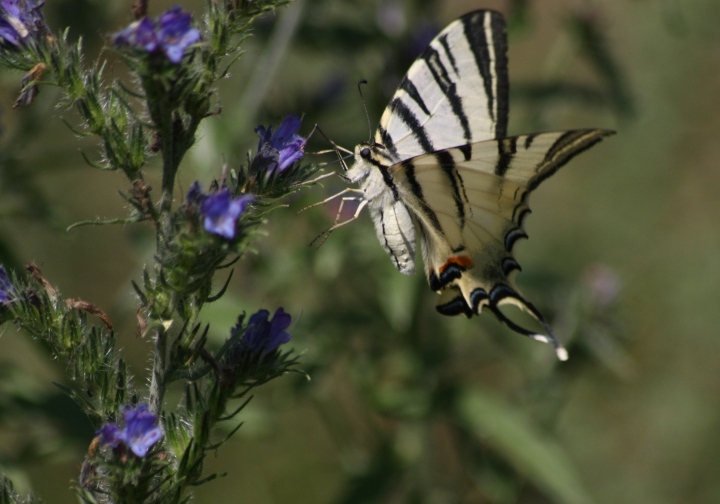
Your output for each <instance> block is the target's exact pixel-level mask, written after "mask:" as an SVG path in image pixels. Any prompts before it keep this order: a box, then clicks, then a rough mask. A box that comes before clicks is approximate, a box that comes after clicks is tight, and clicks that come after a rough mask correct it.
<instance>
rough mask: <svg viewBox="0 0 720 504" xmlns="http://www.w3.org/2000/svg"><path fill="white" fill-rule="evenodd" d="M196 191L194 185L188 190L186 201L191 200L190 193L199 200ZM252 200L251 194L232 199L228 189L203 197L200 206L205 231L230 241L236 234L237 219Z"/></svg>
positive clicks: (253, 198) (253, 197)
mask: <svg viewBox="0 0 720 504" xmlns="http://www.w3.org/2000/svg"><path fill="white" fill-rule="evenodd" d="M197 190H198V188H196V187H195V186H194V185H193V187H191V188H190V192H189V193H188V201H189V200H190V198H191V193H192V197H194V198H199V196H197ZM254 200H255V196H253V195H252V194H245V195H243V196H239V197H237V198H233V197H232V195H231V194H230V190H229V189H228V188H225V189H221V190H220V191H217V192H215V193H212V194H210V195H208V196H205V197H204V198H203V200H202V204H201V205H200V213H201V214H202V216H203V227H204V228H205V231H207V232H208V233H213V234H216V235H220V236H222V237H223V238H227V239H228V240H232V239H233V238H235V234H236V233H237V221H238V219H239V218H240V216H241V215H242V214H243V213H244V212H245V210H246V209H247V207H248V205H250V203H252V202H253V201H254Z"/></svg>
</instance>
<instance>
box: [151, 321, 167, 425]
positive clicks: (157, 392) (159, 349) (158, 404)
mask: <svg viewBox="0 0 720 504" xmlns="http://www.w3.org/2000/svg"><path fill="white" fill-rule="evenodd" d="M167 338H168V334H167V331H166V330H165V328H160V329H158V331H157V335H156V337H155V356H154V358H153V368H152V376H151V377H150V411H152V412H153V413H154V414H155V415H160V412H161V411H162V405H163V399H164V397H165V366H166V361H167Z"/></svg>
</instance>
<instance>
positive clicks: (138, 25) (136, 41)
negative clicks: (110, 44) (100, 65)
mask: <svg viewBox="0 0 720 504" xmlns="http://www.w3.org/2000/svg"><path fill="white" fill-rule="evenodd" d="M191 23H192V17H191V16H190V13H189V12H182V9H181V8H180V7H173V8H172V9H170V10H169V11H167V12H166V13H165V14H163V15H162V16H160V17H159V18H158V20H157V21H153V20H151V19H150V18H146V17H145V18H142V19H141V20H140V21H135V22H134V23H132V24H131V25H130V26H128V27H127V28H125V29H124V30H123V31H121V32H119V33H116V34H115V35H113V41H114V43H115V45H116V46H118V47H123V46H131V47H135V48H137V49H141V50H143V51H145V52H146V53H149V54H155V53H159V52H162V53H164V54H165V56H166V57H167V58H168V59H169V60H170V61H172V62H173V63H176V64H177V63H180V61H182V59H183V56H184V55H185V49H187V48H188V47H189V46H191V45H192V44H194V43H195V42H197V41H199V40H200V31H199V30H198V29H197V28H193V27H192V24H191Z"/></svg>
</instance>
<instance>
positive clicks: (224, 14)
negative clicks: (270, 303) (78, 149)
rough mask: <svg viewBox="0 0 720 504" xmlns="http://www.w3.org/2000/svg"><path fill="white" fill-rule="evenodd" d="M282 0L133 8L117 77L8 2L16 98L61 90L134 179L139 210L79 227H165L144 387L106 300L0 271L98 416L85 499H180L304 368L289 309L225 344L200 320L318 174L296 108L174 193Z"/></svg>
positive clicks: (232, 333)
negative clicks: (153, 183)
mask: <svg viewBox="0 0 720 504" xmlns="http://www.w3.org/2000/svg"><path fill="white" fill-rule="evenodd" d="M283 3H285V1H284V0H255V1H253V2H208V4H207V9H208V11H207V13H206V15H205V16H204V17H203V18H202V19H204V20H205V24H204V25H201V24H200V23H198V22H197V21H194V20H193V18H192V16H191V14H190V13H189V12H186V11H184V10H183V9H182V8H181V7H173V8H171V9H169V10H168V11H166V12H164V13H162V14H160V15H159V16H157V17H154V18H153V17H147V16H145V15H144V14H145V13H144V12H140V11H138V12H139V15H138V19H137V21H135V22H133V23H132V24H130V25H129V26H127V27H125V28H124V29H121V30H119V31H116V32H115V33H114V34H112V35H110V36H109V37H108V40H109V41H110V45H111V46H112V47H113V48H114V49H116V50H117V52H118V53H119V54H120V55H121V56H122V58H123V60H124V62H126V63H127V65H128V67H129V71H130V73H131V74H132V75H131V78H130V79H127V80H126V81H124V82H120V81H119V80H115V78H114V76H113V75H109V74H106V73H105V72H104V68H105V62H104V61H103V59H102V56H101V58H100V59H99V61H98V62H97V63H95V64H90V65H89V66H88V65H86V64H85V63H84V61H86V58H84V55H83V52H82V46H81V45H80V43H72V42H70V41H69V40H68V39H67V38H66V34H67V31H57V32H54V31H53V30H51V29H50V28H49V27H47V26H46V24H45V20H44V17H43V14H42V7H43V2H42V1H37V0H0V67H3V69H5V68H9V69H14V70H19V71H20V72H25V77H24V78H22V79H20V75H19V76H18V83H19V85H20V86H21V90H20V98H18V102H17V103H18V104H22V105H25V106H30V105H33V98H34V97H35V96H36V95H37V92H38V90H39V88H40V87H42V86H43V85H52V86H55V87H57V88H58V89H60V90H61V92H62V93H64V96H63V103H64V104H65V105H67V106H70V107H72V108H73V109H74V110H75V111H76V112H77V117H79V124H77V125H74V126H73V128H74V129H75V130H76V131H78V132H80V133H82V134H84V135H85V136H89V137H93V138H95V140H96V141H97V145H98V148H99V150H100V153H99V155H98V156H95V155H94V154H92V153H90V154H88V153H85V154H84V155H85V158H86V160H87V161H88V164H90V165H91V166H93V167H97V168H101V169H103V170H113V171H118V172H120V173H123V174H124V175H125V176H126V178H127V183H128V189H127V190H126V191H125V192H124V193H123V195H124V197H125V201H126V202H128V203H129V205H130V214H129V215H127V216H125V217H121V218H112V219H106V220H92V221H83V222H80V223H77V224H76V225H74V226H78V225H89V224H94V225H98V224H110V223H123V224H133V225H138V226H148V227H149V228H150V229H152V230H154V231H155V232H156V250H155V254H154V256H153V258H154V262H153V263H151V264H149V265H147V266H146V267H145V268H144V270H143V271H142V272H138V275H137V276H136V278H135V279H134V281H133V284H132V285H133V287H134V289H135V294H136V295H137V300H138V306H137V321H138V322H137V334H138V335H140V336H142V337H144V338H147V339H149V340H150V341H151V342H152V353H151V355H150V359H149V360H148V362H150V367H151V368H150V379H149V384H148V386H147V387H145V386H142V384H136V383H135V382H134V380H133V379H132V376H134V375H135V374H137V372H134V371H133V370H131V369H129V365H128V364H127V363H126V361H125V359H124V358H123V353H122V351H121V350H120V348H119V347H118V346H117V345H116V338H119V337H127V335H116V333H115V324H114V323H113V321H112V320H111V318H110V317H109V316H108V315H107V314H106V313H105V312H104V311H103V310H102V308H101V307H99V306H97V305H95V304H93V303H92V302H90V301H86V300H83V299H66V298H64V297H63V296H62V294H61V289H60V288H58V287H57V286H55V285H53V283H52V280H51V279H48V278H46V277H45V276H44V275H43V273H42V271H41V270H40V269H39V268H38V267H37V266H36V265H35V264H33V263H30V264H28V265H27V267H26V271H25V272H22V271H19V270H17V269H15V270H12V271H11V270H10V269H9V268H6V267H5V266H3V265H0V324H3V323H8V322H9V321H12V322H13V323H14V324H15V325H16V326H17V327H19V328H20V329H22V330H23V331H24V332H26V333H28V334H29V335H30V336H32V337H34V338H36V339H39V340H41V341H42V342H43V344H45V345H46V346H47V347H48V348H49V349H50V351H51V352H52V354H53V356H54V357H55V358H56V359H57V360H58V361H59V362H61V363H63V365H64V367H65V368H66V370H67V372H68V375H69V379H68V380H67V381H66V384H63V385H61V387H62V390H64V391H65V392H66V393H67V394H68V395H69V396H70V397H71V398H72V399H73V400H75V402H76V403H77V404H78V406H79V407H80V408H81V409H82V410H83V411H84V412H85V413H86V414H87V415H88V417H89V418H90V420H91V421H92V422H93V424H94V427H95V436H94V437H93V436H92V434H91V433H88V438H87V443H88V450H87V456H86V458H85V461H84V463H83V468H82V471H81V474H80V475H79V477H78V479H77V487H76V492H77V494H78V496H79V497H80V499H81V500H82V501H83V502H93V503H94V502H99V501H102V502H111V503H119V502H162V503H174V502H185V501H186V500H188V499H189V497H190V496H189V490H190V489H191V488H192V487H193V486H195V485H198V484H200V483H202V482H203V481H208V480H211V479H212V478H213V476H212V475H209V476H208V475H206V474H204V473H203V461H204V458H205V454H206V451H207V450H216V449H217V448H218V447H219V446H220V445H221V444H222V443H223V442H224V441H222V440H223V439H225V440H226V439H227V436H225V435H224V434H223V435H219V434H218V433H219V431H218V429H217V427H218V426H219V425H220V424H222V423H227V422H236V423H237V420H236V418H237V416H238V415H239V414H240V413H242V410H243V408H244V406H245V405H246V404H247V399H248V397H249V394H250V393H251V392H252V393H255V389H256V388H257V387H259V386H261V385H263V384H264V383H266V382H268V381H269V380H272V379H274V378H277V377H279V376H282V375H284V374H287V373H288V372H293V371H297V365H298V361H297V355H296V354H295V353H294V352H293V351H292V349H290V350H283V349H282V346H283V345H285V344H287V343H288V342H289V341H290V339H291V337H290V334H289V333H288V332H287V329H288V328H289V326H290V323H291V320H292V318H291V315H290V314H289V313H288V312H285V310H284V309H282V308H278V309H277V310H276V311H275V313H274V315H273V317H272V318H270V311H269V310H266V309H261V310H259V311H257V312H256V313H255V314H253V315H251V316H250V317H249V319H248V320H247V324H245V323H244V322H243V321H244V320H245V317H244V315H240V317H239V322H238V324H237V325H236V326H235V327H234V328H232V329H231V330H228V331H227V333H226V334H228V336H227V338H226V339H225V341H224V343H222V344H220V343H211V342H209V341H208V332H209V329H210V328H209V326H208V325H206V324H204V323H202V322H200V320H201V318H200V316H201V315H200V314H201V311H202V309H203V308H204V306H205V305H206V304H207V303H208V302H211V301H214V300H215V299H217V298H219V297H220V296H221V295H223V294H224V293H225V291H226V288H227V287H228V285H227V282H229V275H227V270H224V269H223V270H221V271H218V270H220V269H221V268H226V267H227V265H231V264H233V263H234V262H235V261H236V260H237V259H238V258H239V257H240V256H241V255H242V254H243V252H244V251H245V250H246V249H247V248H248V245H249V244H250V242H251V241H252V240H253V239H256V238H257V237H258V236H260V233H258V232H256V231H257V230H258V229H259V228H260V227H262V226H263V225H264V223H265V220H266V219H265V215H266V214H267V212H269V211H270V210H272V209H274V208H282V203H281V201H282V199H283V198H284V197H286V196H287V195H289V194H290V193H292V192H294V191H296V190H298V188H299V187H302V185H303V182H304V181H306V180H308V179H309V178H310V177H311V176H313V174H314V173H315V172H316V170H317V167H315V166H311V165H308V164H303V163H302V161H303V156H304V149H305V144H306V142H307V140H306V138H305V137H303V136H302V135H301V133H300V131H301V127H302V124H301V120H300V118H299V117H298V116H296V115H288V116H287V117H286V118H285V119H284V120H283V121H282V122H281V123H280V125H279V126H278V127H277V129H274V127H273V126H268V127H263V126H258V129H257V130H256V131H257V132H258V134H259V136H260V145H259V146H258V150H257V152H256V153H254V154H253V156H252V157H251V158H250V159H248V160H247V163H246V164H245V165H240V166H237V167H233V169H232V170H230V172H229V174H228V172H227V170H225V169H221V167H218V169H217V172H216V173H217V179H216V180H213V181H208V182H209V189H208V190H207V191H204V190H203V186H202V184H201V183H200V182H199V181H196V182H194V183H193V184H192V185H191V186H190V189H189V191H188V192H187V194H186V196H185V197H184V198H183V199H182V200H181V201H176V192H177V191H176V182H177V179H178V173H179V170H180V166H181V161H182V160H183V157H184V156H185V154H186V153H187V152H188V150H189V149H190V148H191V147H192V146H193V144H194V142H195V140H196V135H197V129H198V127H199V125H200V123H201V122H202V121H203V120H204V119H206V118H207V117H209V116H211V115H212V114H214V113H217V112H216V111H217V110H219V107H218V105H217V103H216V100H217V91H216V90H215V88H214V86H215V83H216V81H217V80H218V79H220V78H221V77H223V76H224V75H225V71H226V66H227V64H228V63H229V62H232V61H234V60H235V59H236V58H235V56H236V53H238V51H239V50H240V45H239V44H240V41H242V40H244V38H245V37H246V36H247V32H248V30H249V28H250V26H251V25H252V22H253V21H254V20H255V18H256V17H257V16H258V15H259V14H261V13H264V12H268V11H271V10H273V9H275V8H277V7H278V6H280V5H281V4H283ZM140 10H142V9H140ZM198 19H200V18H198ZM3 71H4V70H3ZM117 73H118V74H119V75H121V74H122V72H117ZM248 133H249V136H250V137H252V130H250V131H249V132H248ZM93 156H95V157H97V158H98V159H97V160H96V159H93ZM153 156H157V157H159V158H160V159H159V165H161V170H162V174H161V176H160V180H161V183H160V190H159V191H153V190H152V188H151V187H150V185H149V184H147V183H146V182H145V180H146V176H145V173H146V171H148V170H150V169H154V168H149V165H148V161H149V160H150V158H151V157H153ZM74 226H71V227H74ZM223 277H225V278H223ZM218 279H220V280H221V283H220V285H221V287H218V285H216V281H217V280H218ZM223 283H224V284H225V285H224V286H222V284H223ZM238 311H242V310H241V308H240V307H239V308H238ZM124 341H126V342H127V341H133V340H131V339H128V340H124ZM124 344H125V343H124ZM129 344H132V343H129ZM171 384H175V385H176V386H179V387H181V388H184V389H185V394H183V399H182V400H180V401H178V400H177V399H176V398H174V397H173V398H169V397H168V396H166V391H167V389H168V387H169V386H170V385H171ZM238 427H239V425H238ZM236 429H237V427H236V428H234V429H226V431H230V432H234V431H235V430H236ZM6 481H7V480H6V479H5V478H3V479H2V480H1V482H2V484H3V485H5V486H4V487H3V488H2V489H0V496H2V495H5V494H6V493H5V492H4V490H5V489H7V488H10V484H9V482H8V483H7V484H6V483H5V482H6ZM7 494H8V495H9V491H8V492H7Z"/></svg>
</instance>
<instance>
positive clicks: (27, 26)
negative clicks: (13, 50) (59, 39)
mask: <svg viewBox="0 0 720 504" xmlns="http://www.w3.org/2000/svg"><path fill="white" fill-rule="evenodd" d="M44 3H45V1H44V0H2V1H0V45H3V44H9V45H13V46H16V47H19V46H20V45H21V44H22V43H23V41H25V39H27V38H28V37H29V36H31V35H32V36H36V35H37V34H39V33H42V32H44V31H45V30H46V28H45V21H44V20H43V16H42V13H41V12H40V7H42V6H43V4H44Z"/></svg>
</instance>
